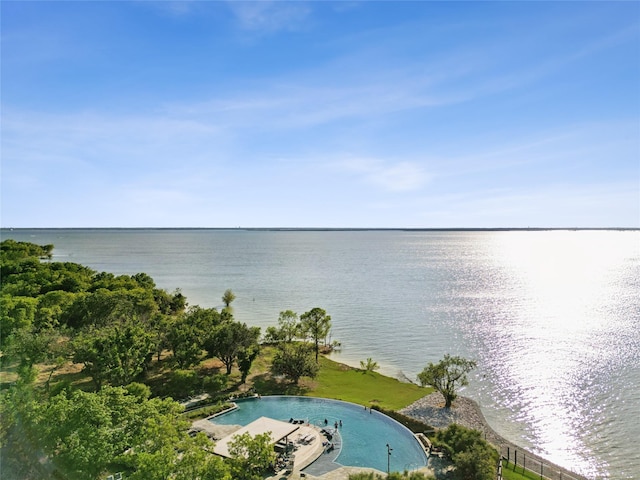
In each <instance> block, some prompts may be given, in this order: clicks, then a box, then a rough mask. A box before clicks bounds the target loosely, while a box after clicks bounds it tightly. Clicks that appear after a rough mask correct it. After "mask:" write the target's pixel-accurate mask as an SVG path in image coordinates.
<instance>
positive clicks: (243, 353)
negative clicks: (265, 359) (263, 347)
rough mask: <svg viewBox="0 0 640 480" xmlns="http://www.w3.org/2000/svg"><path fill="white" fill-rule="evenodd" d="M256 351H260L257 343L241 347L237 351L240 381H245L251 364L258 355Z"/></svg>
mask: <svg viewBox="0 0 640 480" xmlns="http://www.w3.org/2000/svg"><path fill="white" fill-rule="evenodd" d="M258 353H260V347H259V346H258V345H251V346H250V347H248V348H243V349H242V350H240V351H239V352H238V369H239V370H240V375H241V376H242V377H241V379H240V380H241V381H242V383H244V382H246V381H247V376H248V375H249V371H250V370H251V365H252V364H253V361H254V360H255V359H256V357H257V356H258Z"/></svg>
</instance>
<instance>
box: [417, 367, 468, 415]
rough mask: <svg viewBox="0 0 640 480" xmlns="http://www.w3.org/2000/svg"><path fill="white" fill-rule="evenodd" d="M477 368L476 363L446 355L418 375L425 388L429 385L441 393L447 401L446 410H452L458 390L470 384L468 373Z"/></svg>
mask: <svg viewBox="0 0 640 480" xmlns="http://www.w3.org/2000/svg"><path fill="white" fill-rule="evenodd" d="M474 368H476V362H474V361H472V360H467V359H465V358H462V357H458V356H455V357H452V356H451V355H449V354H446V355H445V356H444V358H443V359H442V360H440V361H439V362H438V363H435V364H434V363H432V362H429V365H427V366H426V367H425V368H424V370H422V372H420V373H419V374H418V381H419V382H420V384H421V385H422V386H423V387H424V386H426V385H429V386H431V387H433V388H435V389H436V391H438V392H440V393H441V394H442V396H443V397H444V400H445V405H444V406H445V408H450V407H451V404H452V402H453V401H454V400H455V399H456V397H457V389H458V388H459V387H461V386H464V385H467V384H468V383H469V381H468V379H467V373H469V372H470V371H471V370H473V369H474Z"/></svg>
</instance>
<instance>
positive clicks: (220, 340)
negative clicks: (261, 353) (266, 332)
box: [204, 320, 260, 375]
mask: <svg viewBox="0 0 640 480" xmlns="http://www.w3.org/2000/svg"><path fill="white" fill-rule="evenodd" d="M259 338H260V327H248V326H247V324H246V323H240V322H235V321H233V320H225V321H223V322H222V323H221V324H220V325H218V326H217V327H216V328H215V329H214V330H213V332H211V334H210V336H209V337H208V338H207V339H206V340H205V345H204V347H205V348H206V350H207V352H208V353H209V355H210V356H213V357H217V358H218V359H220V361H221V362H222V363H224V365H225V367H226V369H227V375H229V374H231V369H232V368H233V364H234V363H235V361H236V359H237V358H238V354H239V352H240V351H242V350H245V349H248V348H251V347H253V346H257V345H258V339H259Z"/></svg>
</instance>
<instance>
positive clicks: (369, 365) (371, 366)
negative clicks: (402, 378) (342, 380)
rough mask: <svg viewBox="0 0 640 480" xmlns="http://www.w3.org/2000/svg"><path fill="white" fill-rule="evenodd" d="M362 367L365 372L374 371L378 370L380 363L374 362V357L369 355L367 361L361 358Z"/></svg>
mask: <svg viewBox="0 0 640 480" xmlns="http://www.w3.org/2000/svg"><path fill="white" fill-rule="evenodd" d="M360 368H361V369H362V370H364V371H365V372H373V371H375V370H378V369H379V368H380V366H379V365H378V362H374V361H373V359H372V358H371V357H369V358H367V361H366V362H365V361H364V360H360Z"/></svg>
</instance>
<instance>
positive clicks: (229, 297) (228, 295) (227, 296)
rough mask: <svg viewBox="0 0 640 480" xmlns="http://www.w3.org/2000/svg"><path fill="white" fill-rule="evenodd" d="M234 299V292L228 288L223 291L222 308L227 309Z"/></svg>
mask: <svg viewBox="0 0 640 480" xmlns="http://www.w3.org/2000/svg"><path fill="white" fill-rule="evenodd" d="M235 299H236V294H235V293H233V291H232V290H231V289H230V288H228V289H226V290H225V291H224V294H223V295H222V303H224V308H226V309H229V307H230V306H231V302H233V301H234V300H235Z"/></svg>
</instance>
